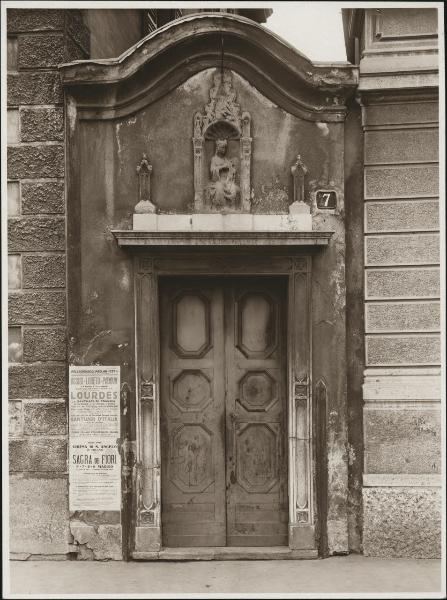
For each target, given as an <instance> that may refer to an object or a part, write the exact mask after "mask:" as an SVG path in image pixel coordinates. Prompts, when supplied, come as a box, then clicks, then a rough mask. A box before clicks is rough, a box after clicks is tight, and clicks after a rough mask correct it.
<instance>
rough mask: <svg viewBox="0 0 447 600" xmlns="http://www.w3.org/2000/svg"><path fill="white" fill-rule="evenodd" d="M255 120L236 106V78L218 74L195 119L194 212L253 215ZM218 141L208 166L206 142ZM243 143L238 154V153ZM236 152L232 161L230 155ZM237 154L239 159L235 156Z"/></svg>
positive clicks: (227, 73) (221, 73)
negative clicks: (247, 213) (250, 213)
mask: <svg viewBox="0 0 447 600" xmlns="http://www.w3.org/2000/svg"><path fill="white" fill-rule="evenodd" d="M250 126H251V117H250V114H249V113H248V112H242V111H241V107H240V105H239V104H238V103H237V102H236V92H235V91H234V89H233V80H232V74H231V72H230V71H228V70H224V71H216V72H215V74H214V76H213V86H212V87H211V89H210V101H209V102H208V104H207V105H206V106H205V107H204V110H203V112H197V113H196V114H195V115H194V126H193V129H194V131H193V138H192V141H193V149H194V210H195V211H196V212H206V211H210V212H250V210H251V199H250V189H251V186H250V170H251V146H252V138H251V137H250ZM207 140H212V141H214V155H213V156H212V158H211V160H210V164H209V166H208V165H204V156H205V154H206V141H207ZM237 141H239V144H238V146H239V148H238V150H239V151H238V152H236V153H235V152H234V150H235V146H236V144H237ZM231 150H232V151H233V152H232V154H233V156H232V157H231V158H230V157H229V156H227V153H228V154H230V153H231V152H230V151H231ZM234 154H236V155H234Z"/></svg>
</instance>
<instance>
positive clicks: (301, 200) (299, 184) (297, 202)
mask: <svg viewBox="0 0 447 600" xmlns="http://www.w3.org/2000/svg"><path fill="white" fill-rule="evenodd" d="M290 170H291V172H292V177H293V202H292V204H291V205H290V206H289V212H290V213H303V212H304V213H307V212H309V211H310V209H309V207H308V206H307V204H306V203H305V198H306V196H305V189H304V179H305V176H306V173H307V171H308V169H307V167H306V165H305V164H304V162H303V160H302V158H301V155H300V154H298V156H297V157H296V162H295V164H293V165H292V166H291V168H290Z"/></svg>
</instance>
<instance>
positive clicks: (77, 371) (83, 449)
mask: <svg viewBox="0 0 447 600" xmlns="http://www.w3.org/2000/svg"><path fill="white" fill-rule="evenodd" d="M69 394H70V404H69V408H70V412H69V426H70V429H69V438H70V447H69V478H70V494H69V505H70V510H71V511H75V510H120V509H121V460H120V458H121V457H120V454H119V450H118V444H117V440H118V438H119V437H120V367H106V366H96V365H94V366H85V367H81V366H71V367H70V382H69Z"/></svg>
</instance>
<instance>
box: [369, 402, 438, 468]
mask: <svg viewBox="0 0 447 600" xmlns="http://www.w3.org/2000/svg"><path fill="white" fill-rule="evenodd" d="M440 429H441V427H440V413H439V411H438V410H423V409H418V410H410V409H403V410H391V409H382V410H380V409H377V410H376V409H374V410H373V409H368V410H365V411H364V439H365V471H366V473H410V474H411V473H440V472H441V431H440Z"/></svg>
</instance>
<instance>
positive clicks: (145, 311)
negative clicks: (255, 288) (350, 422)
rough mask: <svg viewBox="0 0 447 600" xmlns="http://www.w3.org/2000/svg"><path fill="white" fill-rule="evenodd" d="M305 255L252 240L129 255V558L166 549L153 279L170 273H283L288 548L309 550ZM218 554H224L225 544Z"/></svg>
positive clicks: (312, 534)
mask: <svg viewBox="0 0 447 600" xmlns="http://www.w3.org/2000/svg"><path fill="white" fill-rule="evenodd" d="M311 262H312V259H311V254H310V253H308V254H304V253H302V252H299V251H295V252H293V251H291V250H290V249H288V251H287V253H281V252H278V251H277V252H276V253H275V254H272V252H271V249H270V251H269V252H264V251H263V250H262V249H260V248H258V249H257V252H256V254H255V255H254V254H253V252H244V251H243V250H239V251H235V250H229V251H227V252H225V253H222V252H213V251H212V250H211V251H210V249H207V253H206V254H205V253H203V251H200V249H191V250H186V249H183V252H182V254H178V251H177V253H176V252H175V251H174V252H172V253H171V252H169V251H166V249H165V251H164V252H163V254H159V253H157V252H156V251H155V249H153V250H152V252H151V253H150V254H147V253H144V254H138V255H136V256H134V286H135V287H134V292H135V294H134V298H135V336H136V339H135V348H136V357H135V359H136V369H135V372H136V411H135V413H136V448H135V451H136V468H135V470H134V477H133V502H132V506H133V515H132V519H131V522H132V523H133V524H134V526H133V532H131V533H132V534H133V535H131V536H130V537H131V556H132V557H133V558H134V559H145V560H149V559H160V558H163V551H164V550H166V549H163V548H162V541H161V540H162V537H161V527H162V523H161V447H160V396H159V382H160V344H159V331H160V327H159V314H158V310H159V306H158V303H159V294H158V281H159V278H160V277H161V276H174V277H175V276H176V275H183V276H185V275H191V276H196V275H202V276H225V275H227V276H237V275H247V276H248V275H254V276H256V275H263V276H268V275H271V276H273V275H275V276H278V275H282V276H285V277H287V279H288V302H287V331H288V336H287V377H288V394H287V396H288V398H287V424H288V425H287V429H288V494H289V525H288V531H289V550H290V553H291V554H293V555H294V556H296V557H299V558H301V557H309V558H310V557H316V556H317V545H318V544H317V539H316V501H315V487H316V486H315V478H316V473H315V460H314V456H315V449H314V435H313V429H314V427H313V407H312V385H311V383H312V364H311V363H312V361H311V356H312V351H311V350H312V342H311V306H312V302H311ZM220 550H222V549H220ZM238 550H239V552H238V554H240V549H238ZM181 551H183V552H181ZM221 553H222V552H220V554H221ZM178 554H181V556H180V558H187V557H188V554H189V552H188V549H187V548H184V549H176V555H177V556H176V557H177V558H179V556H178ZM195 554H196V553H195ZM226 554H230V555H231V552H229V549H227V552H226ZM167 555H169V549H168V552H167ZM208 555H209V553H208ZM208 557H209V556H208Z"/></svg>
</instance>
